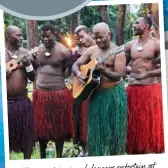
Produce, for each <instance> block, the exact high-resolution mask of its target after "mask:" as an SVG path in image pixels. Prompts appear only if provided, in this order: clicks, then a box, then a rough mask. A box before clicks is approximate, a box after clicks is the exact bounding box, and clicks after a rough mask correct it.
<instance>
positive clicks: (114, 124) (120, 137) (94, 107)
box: [72, 23, 127, 156]
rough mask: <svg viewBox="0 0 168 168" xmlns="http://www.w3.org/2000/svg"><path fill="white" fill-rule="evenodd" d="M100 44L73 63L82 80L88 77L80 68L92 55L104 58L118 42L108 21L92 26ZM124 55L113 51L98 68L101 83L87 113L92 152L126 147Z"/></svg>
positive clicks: (108, 152) (113, 151)
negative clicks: (113, 39) (113, 36)
mask: <svg viewBox="0 0 168 168" xmlns="http://www.w3.org/2000/svg"><path fill="white" fill-rule="evenodd" d="M93 34H94V39H95V42H96V44H97V45H95V46H92V47H90V48H88V49H87V50H86V52H85V53H84V54H83V55H82V57H80V58H79V59H78V60H77V61H76V62H75V63H74V65H73V68H72V69H73V73H74V75H75V76H77V78H78V82H79V84H84V83H85V82H84V79H85V78H86V77H85V76H84V75H83V74H82V73H81V72H80V70H79V67H80V66H81V65H83V64H87V63H88V62H89V61H90V59H91V57H95V58H98V59H101V58H102V59H103V58H104V57H106V56H107V55H110V53H111V51H112V50H114V49H115V48H116V47H117V46H116V45H115V44H113V43H112V42H111V32H110V30H109V26H108V25H107V24H106V23H98V24H96V25H95V27H94V29H93ZM125 63H126V60H125V56H124V55H121V54H118V55H111V56H110V58H109V59H108V60H106V61H105V62H104V63H102V64H100V63H99V64H97V65H96V69H97V70H98V71H99V72H100V73H101V79H100V84H99V87H98V88H97V89H96V90H95V92H94V94H92V96H91V97H90V100H89V106H88V114H87V150H88V155H89V156H104V155H116V154H124V153H125V147H126V130H127V129H126V128H127V127H126V125H127V124H126V121H127V116H126V112H127V99H126V92H125V88H124V84H123V81H122V76H123V74H124V71H125Z"/></svg>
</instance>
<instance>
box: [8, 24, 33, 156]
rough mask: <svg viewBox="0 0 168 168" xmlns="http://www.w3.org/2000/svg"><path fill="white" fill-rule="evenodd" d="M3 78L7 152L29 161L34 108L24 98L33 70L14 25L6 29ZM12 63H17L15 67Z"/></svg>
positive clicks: (25, 97) (17, 29) (26, 98)
mask: <svg viewBox="0 0 168 168" xmlns="http://www.w3.org/2000/svg"><path fill="white" fill-rule="evenodd" d="M5 33H6V34H5V35H6V77H7V99H8V127H9V148H10V151H15V152H23V153H24V159H30V157H31V153H32V148H33V146H34V142H35V136H34V116H33V115H34V114H33V106H32V103H31V101H30V99H29V98H28V97H27V89H26V87H27V82H28V81H27V78H28V79H29V80H31V81H33V80H34V79H35V71H34V68H33V66H32V64H31V62H30V60H29V58H28V57H26V55H28V51H27V50H26V49H24V48H22V40H23V35H22V32H21V30H20V29H19V28H18V27H16V26H13V25H11V26H9V27H7V29H6V32H5ZM15 60H20V63H19V64H17V63H16V64H15Z"/></svg>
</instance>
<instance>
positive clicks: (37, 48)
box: [29, 47, 39, 56]
mask: <svg viewBox="0 0 168 168" xmlns="http://www.w3.org/2000/svg"><path fill="white" fill-rule="evenodd" d="M38 54H39V47H34V48H33V49H31V50H30V52H29V55H33V56H36V55H38Z"/></svg>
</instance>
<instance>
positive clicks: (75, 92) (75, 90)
mask: <svg viewBox="0 0 168 168" xmlns="http://www.w3.org/2000/svg"><path fill="white" fill-rule="evenodd" d="M124 48H125V45H122V46H119V47H117V48H116V49H114V50H112V51H111V52H110V54H109V55H107V56H106V57H104V58H102V59H101V58H99V59H97V58H94V57H92V58H91V60H90V62H89V63H88V64H85V65H81V66H80V71H81V73H82V74H84V75H85V76H86V78H85V84H84V85H79V83H78V80H77V77H76V76H74V77H72V76H71V77H69V78H68V79H66V80H65V84H66V86H67V87H68V88H69V89H70V90H72V96H73V98H74V99H79V100H81V101H85V100H87V99H89V97H90V96H91V95H92V93H93V92H94V90H95V89H96V88H97V87H98V85H99V84H100V77H101V73H100V72H99V71H98V70H96V69H95V68H96V64H98V63H103V62H105V61H106V60H107V59H108V58H109V57H110V56H111V55H116V54H119V53H121V52H123V51H124Z"/></svg>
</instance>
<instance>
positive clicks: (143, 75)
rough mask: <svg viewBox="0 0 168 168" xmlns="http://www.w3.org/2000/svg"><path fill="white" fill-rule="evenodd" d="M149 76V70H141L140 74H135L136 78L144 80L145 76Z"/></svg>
mask: <svg viewBox="0 0 168 168" xmlns="http://www.w3.org/2000/svg"><path fill="white" fill-rule="evenodd" d="M131 77H132V76H131ZM148 77H149V76H148V73H147V72H141V73H140V74H139V75H137V76H134V78H135V79H137V80H142V79H145V78H148Z"/></svg>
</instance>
